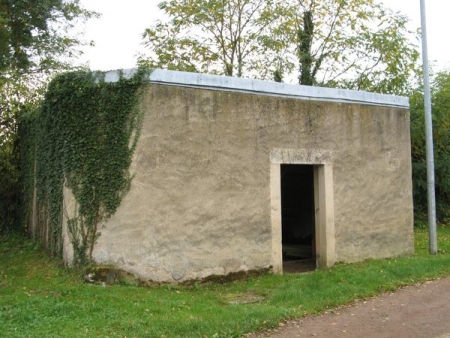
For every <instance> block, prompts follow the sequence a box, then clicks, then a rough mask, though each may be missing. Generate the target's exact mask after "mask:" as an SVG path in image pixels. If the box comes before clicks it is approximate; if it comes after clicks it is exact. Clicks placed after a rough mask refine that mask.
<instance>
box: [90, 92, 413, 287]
mask: <svg viewBox="0 0 450 338" xmlns="http://www.w3.org/2000/svg"><path fill="white" fill-rule="evenodd" d="M142 109H144V110H145V117H144V122H143V127H142V131H141V135H140V139H139V142H138V145H137V149H136V151H135V154H134V158H133V163H132V166H131V168H130V170H131V172H132V173H133V174H134V175H135V176H134V179H133V181H132V185H131V189H130V191H129V193H128V194H127V195H126V196H125V198H124V200H123V201H122V204H121V206H120V207H119V209H118V211H117V212H116V214H115V215H114V216H113V217H112V218H111V219H110V220H109V221H108V222H107V224H106V225H105V227H103V228H102V229H101V236H100V237H99V240H98V242H97V244H96V246H95V250H94V257H95V259H96V260H97V261H99V262H103V263H109V264H114V265H116V266H118V267H119V268H121V269H124V270H126V271H128V272H131V273H134V274H137V275H138V276H139V277H141V278H142V279H144V280H153V281H161V282H162V281H165V282H180V281H184V280H190V279H196V278H204V277H206V276H209V275H222V274H228V273H230V272H237V271H246V270H254V269H262V268H268V267H270V266H272V265H273V257H272V246H273V244H272V228H271V201H270V198H271V195H270V165H271V162H270V154H271V152H272V151H273V149H294V150H295V149H299V150H301V151H322V152H326V153H327V154H329V155H330V157H331V158H330V161H331V163H332V168H333V169H332V170H333V190H334V222H335V250H336V252H335V256H336V260H337V261H342V262H354V261H360V260H364V259H367V258H382V257H392V256H398V255H404V254H410V253H412V252H413V225H412V222H413V218H412V188H411V159H410V134H409V111H408V109H405V108H397V107H383V106H377V105H364V104H357V103H342V102H341V103H339V102H326V101H320V100H302V99H296V98H288V97H277V96H268V95H257V94H249V93H239V92H232V91H220V90H208V89H199V88H189V87H182V86H168V85H164V84H152V85H148V87H147V88H146V90H145V94H144V96H143V99H142Z"/></svg>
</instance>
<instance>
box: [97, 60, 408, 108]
mask: <svg viewBox="0 0 450 338" xmlns="http://www.w3.org/2000/svg"><path fill="white" fill-rule="evenodd" d="M136 72H137V68H134V69H124V70H114V71H108V72H105V73H104V81H105V82H115V81H118V80H119V79H120V77H121V76H122V77H124V78H131V77H132V76H133V75H134V74H136ZM149 74H150V75H149V78H148V80H149V82H150V83H154V84H165V85H172V86H182V87H192V88H204V89H211V90H224V91H232V92H243V93H254V94H258V95H269V96H281V97H290V98H299V99H303V100H314V101H331V102H343V103H357V104H366V105H377V106H389V107H397V108H405V109H409V99H408V98H407V97H403V96H395V95H387V94H378V93H370V92H365V91H357V90H350V89H337V88H325V87H314V86H303V85H295V84H287V83H279V82H270V81H263V80H254V79H247V78H238V77H231V76H221V75H209V74H199V73H188V72H181V71H173V70H163V69H154V70H152V71H151V72H150V73H149Z"/></svg>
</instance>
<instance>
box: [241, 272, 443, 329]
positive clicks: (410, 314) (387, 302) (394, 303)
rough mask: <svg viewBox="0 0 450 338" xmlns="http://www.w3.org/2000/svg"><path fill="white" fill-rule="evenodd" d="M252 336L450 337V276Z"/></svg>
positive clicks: (287, 323)
mask: <svg viewBox="0 0 450 338" xmlns="http://www.w3.org/2000/svg"><path fill="white" fill-rule="evenodd" d="M248 337H278V338H284V337H289V338H291V337H292V338H293V337H333V338H339V337H347V338H348V337H352V338H354V337H364V338H369V337H370V338H376V337H383V338H388V337H392V338H394V337H395V338H402V337H408V338H410V337H420V338H427V337H430V338H436V337H439V338H444V337H445V338H450V278H443V279H439V280H435V281H431V282H426V283H424V284H420V285H414V286H408V287H405V288H402V289H400V290H398V291H396V292H393V293H385V294H382V295H380V296H377V297H374V298H372V299H368V300H365V301H359V302H356V303H355V304H353V305H350V306H346V307H342V308H338V309H334V310H333V311H329V312H327V313H324V314H322V315H318V316H307V317H303V318H301V319H298V320H294V321H289V322H286V323H282V324H280V327H279V328H278V329H275V330H269V331H264V332H259V333H255V334H252V335H250V336H248Z"/></svg>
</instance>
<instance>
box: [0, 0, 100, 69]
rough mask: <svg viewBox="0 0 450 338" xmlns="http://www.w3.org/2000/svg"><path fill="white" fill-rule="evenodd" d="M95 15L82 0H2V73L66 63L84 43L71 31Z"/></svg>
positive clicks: (58, 66)
mask: <svg viewBox="0 0 450 338" xmlns="http://www.w3.org/2000/svg"><path fill="white" fill-rule="evenodd" d="M96 15H97V13H94V12H91V11H88V10H85V9H83V8H82V7H81V6H80V4H79V0H67V1H66V0H0V74H1V75H2V76H3V75H4V74H5V73H11V72H19V73H29V72H38V71H43V70H48V69H55V68H61V67H62V66H67V65H68V61H69V60H70V57H73V56H75V55H78V54H79V51H78V50H77V49H76V47H78V46H80V45H81V44H83V42H82V41H81V40H80V39H79V38H77V37H76V36H74V35H73V34H72V33H71V32H73V30H74V28H75V26H76V25H78V24H80V22H84V21H86V20H87V19H89V18H91V17H93V16H96Z"/></svg>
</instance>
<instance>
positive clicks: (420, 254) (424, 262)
mask: <svg viewBox="0 0 450 338" xmlns="http://www.w3.org/2000/svg"><path fill="white" fill-rule="evenodd" d="M438 238H439V247H440V254H438V255H436V256H430V255H428V253H427V246H428V235H427V231H426V229H416V254H415V255H414V256H413V257H406V258H397V259H387V260H378V261H377V260H371V261H367V262H364V263H359V264H350V265H345V264H338V265H336V266H335V267H333V268H331V269H326V270H322V271H315V272H312V273H308V274H299V275H285V276H274V275H266V276H261V277H257V278H251V279H248V280H243V281H236V282H230V283H227V284H221V285H220V284H209V285H199V286H197V285H196V286H193V287H175V286H168V285H166V286H156V287H147V288H145V287H136V286H126V285H115V286H108V287H103V286H99V285H91V284H84V283H83V282H82V281H81V280H80V278H79V275H78V274H77V273H76V272H74V271H71V270H67V269H65V268H63V267H61V266H59V265H58V263H57V262H52V261H50V260H49V259H48V258H47V256H46V254H45V253H43V252H42V251H41V250H40V249H39V248H38V247H36V246H35V245H34V244H32V243H30V242H29V241H28V240H25V239H23V238H17V237H14V236H3V237H0V327H1V330H0V336H5V337H239V336H241V335H242V334H244V333H246V332H251V331H256V330H259V329H262V328H267V327H273V326H277V325H278V323H279V321H281V320H283V319H288V318H295V317H300V316H302V315H304V314H309V313H317V312H320V311H324V310H326V309H329V308H332V307H335V306H339V305H344V304H348V303H350V302H352V301H354V300H355V299H361V298H367V297H370V296H373V295H375V294H377V293H380V292H383V291H387V290H389V291H391V290H395V289H396V288H398V287H399V286H402V285H408V284H414V283H417V282H421V281H425V280H429V279H434V278H438V277H441V276H448V275H450V227H441V228H439V232H438ZM239 295H242V296H243V297H244V298H245V297H247V296H249V295H250V296H254V297H257V296H262V297H264V299H265V300H263V301H260V302H257V303H244V304H239V303H238V304H230V303H229V300H230V299H235V298H236V297H239ZM250 298H252V297H250Z"/></svg>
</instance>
